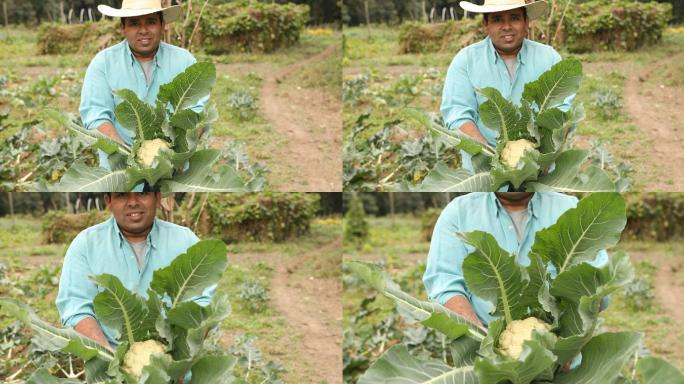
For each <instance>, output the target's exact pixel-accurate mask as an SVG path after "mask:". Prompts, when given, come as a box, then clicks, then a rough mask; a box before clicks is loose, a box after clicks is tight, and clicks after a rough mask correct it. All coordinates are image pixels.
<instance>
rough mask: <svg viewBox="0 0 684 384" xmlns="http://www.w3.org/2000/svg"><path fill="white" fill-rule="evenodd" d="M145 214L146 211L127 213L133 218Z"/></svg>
mask: <svg viewBox="0 0 684 384" xmlns="http://www.w3.org/2000/svg"><path fill="white" fill-rule="evenodd" d="M143 214H144V212H131V213H127V214H126V216H127V217H130V218H132V219H137V218H140V217H142V215H143Z"/></svg>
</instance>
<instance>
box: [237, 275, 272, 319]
mask: <svg viewBox="0 0 684 384" xmlns="http://www.w3.org/2000/svg"><path fill="white" fill-rule="evenodd" d="M238 290H239V292H238V295H237V297H238V300H240V302H241V304H242V306H243V307H244V308H246V309H247V311H249V312H250V313H260V312H263V311H264V309H266V307H267V305H268V302H269V300H270V298H269V296H268V291H267V290H266V288H264V286H263V285H262V284H261V283H259V282H258V281H246V282H244V283H242V284H240V285H239V286H238Z"/></svg>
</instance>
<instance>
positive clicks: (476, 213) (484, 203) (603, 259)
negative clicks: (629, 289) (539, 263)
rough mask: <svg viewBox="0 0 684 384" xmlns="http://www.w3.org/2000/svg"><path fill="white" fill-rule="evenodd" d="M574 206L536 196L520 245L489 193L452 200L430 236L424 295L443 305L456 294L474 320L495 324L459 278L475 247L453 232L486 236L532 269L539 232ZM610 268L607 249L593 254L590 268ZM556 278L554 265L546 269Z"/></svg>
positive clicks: (561, 198)
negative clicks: (531, 256)
mask: <svg viewBox="0 0 684 384" xmlns="http://www.w3.org/2000/svg"><path fill="white" fill-rule="evenodd" d="M575 206H577V199H576V198H575V197H573V196H568V195H563V194H559V193H555V192H544V193H535V194H534V196H533V197H532V199H531V200H530V202H529V204H528V220H527V226H526V228H525V231H524V233H523V235H522V241H521V242H518V236H517V234H516V232H515V227H514V225H513V221H512V220H511V217H510V215H509V214H508V211H506V209H505V208H504V207H503V206H502V205H501V203H500V202H499V200H498V199H497V198H496V196H495V194H494V193H493V192H491V193H487V192H475V193H470V194H467V195H464V196H460V197H457V198H455V199H454V200H453V201H452V202H451V203H449V205H447V207H446V208H444V211H442V214H441V215H440V216H439V219H438V220H437V224H436V225H435V229H434V232H433V234H432V243H431V244H430V251H429V255H428V261H427V268H426V270H425V274H424V275H423V282H424V283H425V288H426V289H427V293H428V296H429V297H430V299H432V300H436V301H437V302H439V303H440V304H442V305H444V304H445V303H446V302H447V301H449V299H451V298H452V297H454V296H456V295H461V296H464V297H466V298H467V299H468V301H470V303H471V304H472V307H473V310H474V311H475V313H476V314H477V317H478V318H479V319H480V321H482V323H483V324H484V325H488V324H489V323H490V322H491V321H492V320H494V319H495V317H493V316H492V315H490V311H492V310H493V309H494V305H493V304H492V303H491V302H489V301H487V300H483V299H481V298H479V297H477V296H476V295H474V294H473V293H471V292H470V291H469V290H468V288H467V287H466V284H465V280H464V278H463V260H464V259H465V258H466V256H468V255H469V254H470V253H471V252H473V251H474V248H473V247H472V246H470V245H467V244H465V243H464V242H463V241H461V240H460V239H459V238H458V237H456V232H472V231H484V232H488V233H490V234H492V235H493V236H494V238H496V240H497V241H498V243H499V246H501V248H503V249H504V250H506V251H507V252H509V253H512V254H515V255H516V256H515V257H516V261H517V262H518V263H519V264H520V265H523V266H528V265H530V259H529V256H528V253H529V252H530V249H531V247H532V244H533V243H534V237H535V234H536V232H537V231H539V230H541V229H544V228H546V227H549V226H551V225H552V224H554V223H555V222H556V221H557V220H558V217H560V215H561V214H562V213H563V212H565V211H567V210H568V209H571V208H574V207H575ZM607 263H608V254H607V253H606V251H605V250H602V251H600V252H599V253H598V254H597V255H596V259H594V260H592V261H591V262H590V264H591V265H594V266H596V267H602V266H604V265H606V264H607ZM548 270H549V272H550V273H551V276H555V274H556V270H555V268H554V267H553V265H551V264H549V267H548Z"/></svg>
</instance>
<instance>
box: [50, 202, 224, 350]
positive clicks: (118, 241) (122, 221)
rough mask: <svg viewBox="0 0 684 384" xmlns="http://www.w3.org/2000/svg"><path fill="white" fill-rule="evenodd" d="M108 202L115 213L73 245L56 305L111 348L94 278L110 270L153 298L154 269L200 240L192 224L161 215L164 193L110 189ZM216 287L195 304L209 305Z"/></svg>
mask: <svg viewBox="0 0 684 384" xmlns="http://www.w3.org/2000/svg"><path fill="white" fill-rule="evenodd" d="M104 201H105V205H106V206H107V209H109V211H110V212H111V213H112V217H111V218H109V219H108V220H107V221H105V222H103V223H100V224H97V225H94V226H92V227H90V228H87V229H85V230H83V231H82V232H81V233H79V234H78V236H76V238H75V239H74V240H73V241H72V242H71V244H70V245H69V248H68V250H67V252H66V256H65V258H64V265H63V267H62V275H61V277H60V280H59V291H58V293H57V300H56V303H57V309H58V310H59V314H60V318H61V321H62V324H64V325H65V326H67V327H71V328H73V329H74V330H76V332H78V333H80V334H82V335H84V336H87V337H89V338H91V339H93V340H95V341H97V342H98V343H100V344H102V345H104V346H105V347H109V348H111V347H116V342H115V338H116V334H115V331H114V330H112V329H110V328H108V327H107V326H104V325H102V324H100V322H99V321H98V320H97V318H96V317H95V312H94V311H93V299H94V298H95V295H97V293H98V287H97V285H96V284H95V283H93V282H91V281H90V280H89V279H88V276H90V275H99V274H102V273H109V274H111V275H114V276H116V277H118V278H119V279H120V280H121V283H122V284H123V285H124V286H125V287H126V288H128V289H129V290H131V291H133V292H136V293H138V294H139V295H141V296H143V297H147V290H148V288H149V287H150V282H151V281H152V275H153V272H154V271H155V270H157V269H160V268H163V267H166V266H167V265H169V264H170V263H171V262H172V261H173V259H174V258H175V257H176V256H178V255H180V254H182V253H184V252H185V251H186V250H187V249H188V247H190V246H192V245H193V244H195V243H197V242H198V241H199V239H198V238H197V236H195V234H194V233H193V232H192V231H191V230H190V229H189V228H185V227H181V226H178V225H176V224H172V223H169V222H166V221H162V220H160V219H158V218H156V212H157V208H159V206H160V204H161V196H160V194H159V193H158V192H156V193H153V192H144V193H106V194H105V195H104ZM214 290H215V286H214V287H210V288H207V289H206V290H205V291H204V292H203V294H202V295H201V296H198V297H196V298H195V302H197V303H198V304H200V305H202V306H205V305H207V304H208V303H209V301H210V300H211V296H212V295H213V292H214Z"/></svg>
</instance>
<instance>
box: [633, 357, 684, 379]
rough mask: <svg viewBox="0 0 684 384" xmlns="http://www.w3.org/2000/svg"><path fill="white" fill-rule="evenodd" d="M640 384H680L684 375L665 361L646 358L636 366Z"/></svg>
mask: <svg viewBox="0 0 684 384" xmlns="http://www.w3.org/2000/svg"><path fill="white" fill-rule="evenodd" d="M636 370H637V374H638V375H639V383H640V384H682V383H684V374H683V373H682V372H681V371H680V370H679V369H677V368H676V367H675V366H674V365H672V364H670V363H668V362H667V361H665V360H663V359H660V358H657V357H653V356H648V357H644V358H643V359H641V360H639V362H637V365H636Z"/></svg>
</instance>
